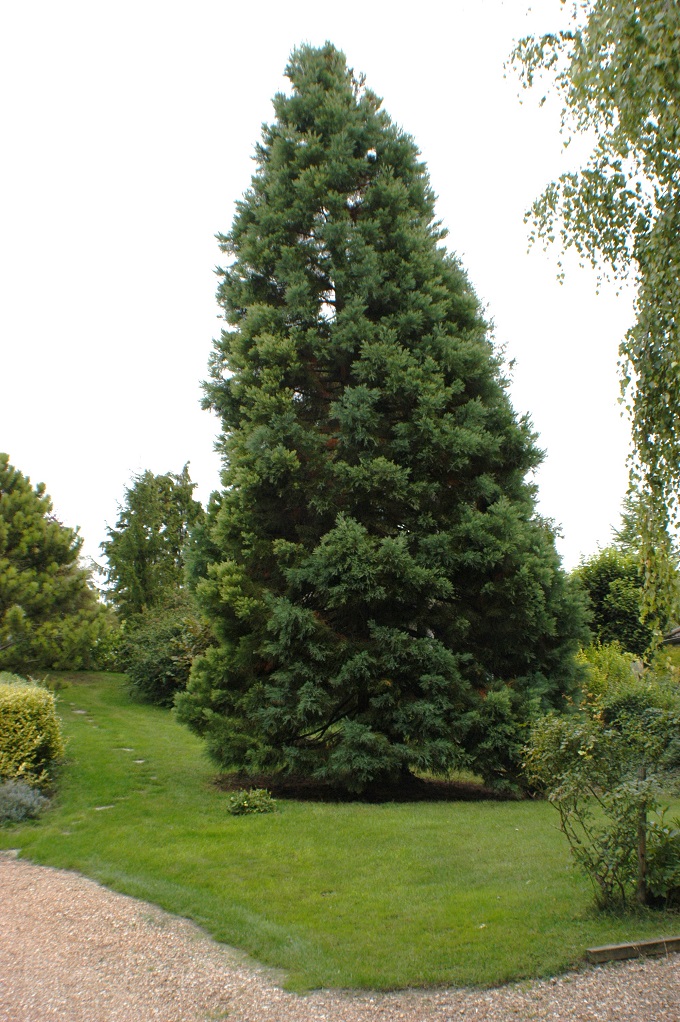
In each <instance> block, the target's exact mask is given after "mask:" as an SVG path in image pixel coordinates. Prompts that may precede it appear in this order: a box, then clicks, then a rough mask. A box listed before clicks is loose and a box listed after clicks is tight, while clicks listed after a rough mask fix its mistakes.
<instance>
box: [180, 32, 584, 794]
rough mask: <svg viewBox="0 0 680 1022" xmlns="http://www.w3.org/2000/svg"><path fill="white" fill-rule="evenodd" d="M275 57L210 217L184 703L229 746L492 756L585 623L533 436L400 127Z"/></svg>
mask: <svg viewBox="0 0 680 1022" xmlns="http://www.w3.org/2000/svg"><path fill="white" fill-rule="evenodd" d="M286 74H287V76H288V78H289V79H290V82H291V85H292V91H291V94H290V95H283V94H279V95H277V96H276V97H275V99H274V108H275V112H276V120H275V122H274V123H273V124H272V125H270V126H265V127H264V129H263V135H262V142H261V144H260V145H258V147H257V150H256V161H257V171H256V173H255V175H254V177H253V179H252V184H251V188H250V190H249V191H248V192H247V193H246V194H245V196H244V198H243V199H242V200H241V201H240V202H239V203H238V204H237V211H236V215H235V218H234V222H233V226H232V229H231V232H230V233H229V234H228V235H219V236H218V238H219V242H220V245H221V249H222V251H223V252H224V253H226V254H227V255H228V256H229V257H230V262H229V264H228V265H227V266H226V267H225V268H224V269H222V270H221V271H220V272H221V277H222V280H221V285H220V288H219V290H218V301H219V303H220V305H221V306H222V308H223V309H224V315H225V319H226V322H227V327H226V329H225V330H224V331H223V333H222V336H221V339H220V340H219V341H217V342H216V345H215V351H214V354H213V358H212V362H211V381H210V383H209V384H208V385H207V404H208V405H209V406H210V407H211V408H213V409H214V410H215V411H217V412H218V413H219V415H220V416H221V417H222V422H223V427H224V432H223V436H222V439H221V446H222V451H223V455H224V464H225V468H224V475H223V482H224V486H225V489H224V491H223V493H222V494H221V498H220V501H219V507H218V508H217V507H216V508H215V509H214V514H213V518H214V525H213V527H212V530H211V536H210V540H211V543H212V549H213V551H217V552H218V555H217V556H216V559H215V561H214V563H213V564H212V565H211V566H210V568H209V570H208V577H207V578H206V579H205V580H204V581H203V582H202V583H200V585H199V586H198V592H199V596H200V598H201V600H202V602H203V605H204V608H205V610H206V612H207V614H208V616H209V617H210V620H211V624H212V627H213V631H214V634H215V635H216V636H217V637H218V640H219V644H218V645H216V646H214V647H213V648H211V649H210V650H208V652H207V653H206V654H205V655H204V656H203V657H201V658H199V659H198V660H197V661H196V662H195V664H194V668H193V671H192V676H191V679H190V683H189V688H188V690H187V692H186V693H184V694H183V695H181V696H180V697H179V698H178V701H177V703H178V709H179V714H180V717H181V719H183V720H184V721H185V722H187V723H188V724H189V725H190V726H191V727H192V728H193V729H194V730H196V731H197V732H198V733H201V734H203V735H204V736H205V737H206V738H207V740H208V746H209V749H210V751H211V753H212V755H213V756H214V757H215V759H216V760H217V761H218V762H219V763H221V764H222V765H225V766H238V767H244V766H245V767H246V768H249V769H252V770H258V769H263V768H264V769H271V768H280V769H284V770H288V771H297V772H303V773H305V774H308V775H312V776H314V777H316V778H320V779H328V780H331V781H334V782H337V783H341V784H343V785H345V786H346V787H347V788H350V789H355V790H360V789H361V788H362V787H364V786H365V785H366V784H368V783H370V782H371V781H372V780H374V779H378V778H387V777H395V776H398V775H399V774H400V773H402V772H404V771H407V770H417V769H421V770H422V769H427V770H431V771H439V772H444V771H446V770H448V769H450V768H451V767H455V766H460V765H463V764H466V763H467V764H470V765H472V766H474V767H475V768H477V769H481V770H482V772H484V773H485V775H487V776H489V777H493V776H499V775H501V776H502V775H503V774H504V773H505V774H506V775H507V774H508V773H509V772H511V771H512V769H513V765H514V766H516V759H517V756H516V753H517V750H518V748H519V744H520V743H519V740H518V722H519V721H521V720H522V719H524V718H525V717H526V715H527V713H528V712H529V708H530V707H531V706H532V705H536V704H537V703H540V702H541V701H543V703H544V704H545V705H558V704H559V702H560V700H561V698H562V697H563V695H564V693H565V692H566V691H567V690H568V689H569V688H570V686H571V685H572V683H573V677H574V666H573V656H572V653H573V651H574V648H575V644H576V642H577V638H578V636H579V635H580V634H581V631H582V627H583V626H582V612H581V607H580V604H579V602H578V598H577V597H576V596H574V595H572V594H571V593H570V591H569V587H568V584H567V583H566V581H565V576H564V575H563V573H562V571H561V569H560V566H559V559H558V557H557V554H556V552H555V547H554V537H553V534H552V531H551V529H550V527H549V526H548V524H546V523H545V522H544V521H542V520H541V519H540V518H538V517H537V515H536V512H535V494H534V490H533V488H532V486H531V485H529V484H528V483H527V482H526V480H525V477H526V475H527V473H528V472H529V471H530V470H531V469H533V468H534V467H535V466H536V465H537V464H538V463H539V461H540V457H541V455H540V452H539V451H538V449H537V447H536V445H535V440H534V437H533V435H532V432H531V429H530V425H529V423H528V422H527V421H526V420H525V419H520V420H518V419H517V417H516V416H515V414H514V412H513V409H512V407H511V405H510V402H509V399H508V396H507V392H506V387H505V382H504V380H503V378H502V375H501V364H500V360H499V358H498V356H497V355H496V353H495V352H494V349H493V346H492V343H491V341H490V340H489V337H488V327H487V324H486V323H485V322H484V320H483V318H482V315H481V312H480V307H479V302H478V300H477V298H476V296H475V294H474V292H473V290H472V287H471V286H470V284H469V282H468V280H467V277H466V275H465V273H464V271H463V269H462V268H461V266H460V264H459V262H458V261H457V259H455V258H454V257H453V256H451V255H448V254H447V253H446V250H445V249H444V247H443V246H442V245H441V241H442V239H443V238H444V236H445V232H444V231H443V230H442V228H441V225H440V224H439V223H437V222H436V220H435V218H434V203H435V197H434V195H433V192H432V189H431V187H430V184H429V181H428V176H427V172H426V169H425V167H424V165H423V164H422V163H421V162H420V161H419V154H418V151H417V149H416V146H415V144H414V142H413V140H412V139H411V138H410V136H408V135H407V134H405V133H404V132H403V131H402V130H400V129H399V128H398V127H397V126H395V125H394V124H392V122H391V121H390V118H389V117H388V116H387V114H386V113H385V112H384V111H382V110H381V108H380V101H379V99H378V98H377V97H376V96H375V95H374V94H373V93H372V92H371V91H370V90H369V89H367V88H365V85H364V81H363V78H357V77H355V76H354V74H353V72H352V71H351V70H350V69H348V68H347V66H346V62H345V57H344V55H343V54H342V53H340V52H338V51H337V50H336V49H335V48H334V47H333V46H331V45H330V44H326V45H325V46H324V47H322V48H320V49H314V48H312V47H309V46H303V47H301V48H300V49H298V50H296V51H294V53H293V54H292V57H291V60H290V63H289V66H288V68H287V70H286Z"/></svg>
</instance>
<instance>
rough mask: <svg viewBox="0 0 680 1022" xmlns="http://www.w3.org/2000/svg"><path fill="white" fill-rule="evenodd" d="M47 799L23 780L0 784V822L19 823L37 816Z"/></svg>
mask: <svg viewBox="0 0 680 1022" xmlns="http://www.w3.org/2000/svg"><path fill="white" fill-rule="evenodd" d="M48 802H49V799H47V798H45V796H44V795H41V794H40V792H39V791H36V790H35V788H32V787H31V786H30V784H26V782H25V781H5V782H4V784H0V824H2V823H21V822H22V821H23V820H31V819H33V818H34V817H36V816H38V815H39V814H40V813H41V812H42V810H43V809H44V808H45V806H46V805H47V804H48Z"/></svg>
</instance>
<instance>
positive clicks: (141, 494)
mask: <svg viewBox="0 0 680 1022" xmlns="http://www.w3.org/2000/svg"><path fill="white" fill-rule="evenodd" d="M194 489H195V483H192V482H191V479H190V478H189V466H188V465H185V466H184V468H183V469H182V471H181V472H180V473H179V475H175V474H173V473H172V472H166V473H165V474H164V475H154V474H153V472H150V471H148V470H147V471H146V472H143V473H142V474H141V475H138V476H136V477H135V479H134V482H133V484H132V486H130V487H128V488H127V489H126V491H125V502H124V504H123V506H122V507H121V508H120V514H119V516H118V521H117V522H116V526H115V528H113V529H112V528H108V529H107V532H108V534H109V538H108V539H107V540H106V541H105V542H104V543H102V544H101V549H102V551H103V553H104V554H105V556H106V559H107V561H108V568H107V581H108V583H109V585H110V590H109V598H110V599H111V602H112V603H113V605H114V606H115V608H116V610H117V611H118V614H119V615H120V617H121V618H123V619H124V620H128V619H130V618H134V617H135V615H138V614H143V613H145V612H146V611H149V610H153V609H157V608H159V607H163V606H165V605H166V604H172V603H173V602H174V600H175V599H176V596H177V593H178V591H179V590H180V589H181V588H182V587H183V585H184V566H183V561H182V549H183V547H184V544H185V543H186V541H187V537H188V534H189V531H190V529H191V528H192V527H193V526H194V525H195V524H196V523H197V522H198V521H200V519H201V517H202V515H203V508H202V507H201V505H200V503H199V502H198V501H197V500H194V498H193V491H194Z"/></svg>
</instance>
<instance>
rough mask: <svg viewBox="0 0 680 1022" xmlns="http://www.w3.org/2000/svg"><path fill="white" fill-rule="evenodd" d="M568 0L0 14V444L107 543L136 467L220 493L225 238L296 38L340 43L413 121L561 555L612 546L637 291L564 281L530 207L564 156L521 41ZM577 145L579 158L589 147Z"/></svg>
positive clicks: (92, 542) (70, 516) (96, 8)
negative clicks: (529, 441) (219, 358)
mask: <svg viewBox="0 0 680 1022" xmlns="http://www.w3.org/2000/svg"><path fill="white" fill-rule="evenodd" d="M560 11H561V5H560V4H559V0H535V4H534V6H533V7H532V6H531V5H530V4H529V3H528V2H527V0H447V2H443V3H441V4H436V3H433V2H432V0H420V2H419V3H413V2H411V3H409V4H404V3H400V2H395V0H391V2H389V3H388V2H383V0H380V2H377V0H364V2H363V3H360V4H355V3H348V4H342V3H335V4H323V3H319V2H318V0H317V2H307V0H289V2H287V3H280V2H271V0H260V2H258V3H257V4H251V5H248V4H246V3H243V2H241V3H235V2H232V0H192V2H191V3H189V2H175V0H135V2H129V0H116V2H115V3H103V2H102V0H59V2H54V0H37V2H35V0H34V2H31V3H13V4H9V3H8V4H6V5H4V7H3V10H2V13H1V14H0V94H1V95H2V110H1V112H0V118H1V122H0V132H1V134H0V139H1V146H2V159H1V160H0V273H1V277H0V280H1V289H2V295H1V298H0V346H1V350H2V359H1V361H0V374H1V378H2V387H1V388H0V450H4V451H6V452H8V453H9V455H10V459H11V461H12V463H13V464H15V465H16V466H17V467H18V468H19V469H21V471H22V472H24V473H25V474H27V475H30V477H31V479H32V481H33V482H34V483H37V482H39V481H44V482H45V483H46V485H47V489H48V492H49V493H50V494H51V495H52V498H53V501H54V505H55V510H56V513H57V514H58V516H59V517H60V519H61V520H62V521H63V522H64V523H65V524H67V525H71V526H75V525H79V526H80V528H81V532H82V535H83V536H84V539H85V547H84V549H85V552H86V553H87V554H89V555H91V556H94V557H95V558H97V557H98V556H99V555H98V546H99V543H100V542H101V541H102V540H103V539H105V537H106V532H105V529H106V524H107V523H108V524H109V525H114V524H115V521H116V517H117V505H118V503H119V502H121V501H122V500H123V496H124V491H125V487H126V486H127V485H129V483H130V481H131V478H132V476H133V475H134V473H137V472H141V471H143V470H145V469H151V470H152V471H153V472H156V473H160V472H167V471H175V472H178V471H179V470H180V469H181V467H182V465H183V464H184V463H185V462H186V461H190V462H191V466H190V472H191V476H192V478H193V479H194V481H195V482H197V483H198V490H197V495H198V496H199V497H200V498H201V499H202V500H203V501H204V502H205V501H206V500H207V497H208V495H209V493H210V491H211V490H213V489H216V488H217V487H218V486H219V461H218V458H217V456H216V454H215V453H214V451H213V444H214V440H215V437H216V434H217V431H218V423H217V420H216V419H215V418H214V417H212V416H211V415H210V414H209V413H207V412H204V411H202V410H201V409H200V404H199V402H200V396H201V392H200V381H201V379H203V378H205V376H206V367H207V361H208V356H209V353H210V350H211V339H212V338H213V337H214V336H216V335H217V334H218V333H219V329H220V322H219V320H218V318H217V317H218V309H217V306H216V303H215V300H214V291H215V286H216V278H215V276H214V274H213V269H214V267H215V265H216V264H217V263H218V262H219V260H220V254H219V251H218V249H217V245H216V242H215V240H214V234H215V233H216V232H217V231H227V230H228V229H229V227H230V224H231V220H232V216H233V208H234V202H235V200H236V199H238V198H239V197H240V196H241V195H242V193H243V192H244V191H245V189H246V188H247V187H248V184H249V180H250V175H251V173H252V169H253V164H252V162H251V157H252V152H253V146H254V143H255V142H256V141H257V139H258V138H259V133H260V126H261V124H262V122H264V121H269V120H271V119H272V108H271V98H272V96H273V95H274V93H275V92H276V91H278V90H281V89H283V88H285V86H286V83H285V81H284V79H283V77H282V74H283V70H284V67H285V65H286V63H287V60H288V56H289V53H290V51H291V50H292V48H293V47H294V46H296V45H299V44H300V43H302V42H311V43H313V44H322V43H323V42H324V41H325V40H326V39H329V40H331V41H332V42H333V43H335V45H336V46H338V47H339V48H341V49H343V50H344V51H345V53H346V54H347V57H348V61H349V63H350V65H351V66H353V67H354V68H355V70H357V71H363V72H365V73H366V75H367V84H368V85H369V86H370V87H371V88H372V89H373V90H374V91H375V92H377V93H378V94H379V95H380V96H382V97H383V99H384V106H385V109H386V110H387V111H388V113H389V114H390V115H391V117H392V119H393V120H394V121H396V122H397V123H398V124H399V125H401V126H402V127H403V128H404V129H405V130H406V131H408V132H409V133H410V134H411V135H413V136H414V138H415V140H416V142H417V144H418V146H419V148H420V150H421V151H422V154H423V157H424V159H425V161H426V162H427V164H428V167H429V170H430V176H431V179H432V184H433V187H434V190H435V192H436V193H437V195H438V196H439V200H438V215H439V217H440V218H441V219H442V220H443V221H444V223H445V225H446V226H447V227H448V229H449V231H450V234H449V239H448V245H449V248H450V249H451V250H453V251H455V252H456V253H457V254H458V255H459V256H460V258H461V259H462V262H463V264H464V266H465V267H466V269H467V271H468V273H469V276H470V278H471V281H472V283H473V285H474V287H475V289H476V291H477V293H478V295H479V296H480V298H481V299H482V301H483V303H484V304H485V306H486V308H487V315H488V316H489V317H490V318H491V319H493V321H494V324H495V337H496V340H497V342H498V344H502V345H504V346H505V348H506V352H507V357H508V358H509V359H515V360H516V366H515V370H514V381H513V384H512V391H511V393H512V400H513V403H514V405H515V408H516V410H517V411H518V413H525V412H528V413H529V414H530V416H531V418H532V420H533V423H534V427H535V429H536V431H537V432H538V434H539V444H540V446H541V447H542V448H543V449H544V450H545V451H546V459H545V462H544V465H543V466H542V468H541V469H540V471H539V472H538V474H537V482H538V486H539V494H540V503H539V510H540V512H541V513H542V514H543V515H545V516H547V517H549V518H552V519H554V520H555V521H556V522H558V523H559V524H560V525H561V528H562V531H563V534H564V535H563V539H561V540H560V541H559V549H560V551H561V553H562V554H563V557H564V563H565V566H566V567H568V568H570V567H572V566H573V565H574V564H576V563H577V561H578V559H579V556H580V555H581V554H585V555H589V554H591V553H594V552H595V550H596V548H597V545H598V544H606V543H607V542H608V541H609V540H610V537H611V527H612V526H613V525H616V524H617V523H618V517H619V509H620V504H621V500H622V498H623V495H624V493H625V490H626V479H627V472H626V456H627V452H628V437H629V430H628V427H627V424H626V422H625V421H624V420H623V419H622V418H621V415H620V410H619V405H618V403H617V397H618V383H617V374H616V362H617V349H618V344H619V341H620V339H621V337H622V335H623V334H624V332H625V330H626V329H627V327H628V326H629V325H630V323H631V320H632V295H631V294H630V292H628V293H626V292H624V293H623V294H622V295H618V296H617V294H616V293H615V291H614V289H613V288H612V287H605V288H603V289H602V291H601V293H600V295H599V296H598V295H597V294H596V280H595V275H594V274H593V273H592V271H589V270H581V269H579V268H578V267H576V266H571V267H570V268H569V270H568V273H567V279H566V282H565V284H564V285H562V286H560V285H559V284H558V283H557V281H556V265H555V255H556V254H555V253H553V254H548V255H546V254H545V253H544V252H543V251H542V250H541V249H538V248H536V249H534V250H533V251H532V252H530V253H527V228H526V226H525V225H524V223H523V214H524V212H525V210H526V209H527V208H528V207H529V205H530V203H531V201H532V199H533V198H535V197H536V196H537V195H538V194H539V192H540V191H541V190H542V188H543V186H544V185H545V184H546V183H547V182H548V181H549V180H551V179H553V178H555V177H556V176H558V175H559V174H560V173H561V172H562V171H563V170H565V169H569V168H570V167H571V166H573V165H575V164H576V165H578V152H576V151H575V150H574V148H573V147H572V149H570V150H568V151H567V152H566V153H565V152H564V150H563V146H562V140H561V138H560V135H559V116H558V106H557V105H556V104H555V103H550V102H549V103H548V104H546V105H545V106H544V107H543V108H539V106H538V99H539V94H536V95H533V94H528V95H525V96H524V97H523V98H524V102H523V103H520V100H519V97H518V93H519V85H518V81H517V79H516V78H515V77H514V76H513V75H511V74H509V75H508V77H507V78H506V77H504V70H503V63H504V61H505V60H506V58H507V57H508V54H509V52H510V50H511V48H512V45H513V41H514V40H515V39H516V38H518V37H520V36H521V35H523V34H526V33H527V32H528V31H535V30H539V31H540V30H546V29H549V28H554V27H555V26H556V25H557V24H558V23H559V19H560V18H561V17H563V15H561V14H560ZM583 153H584V150H581V156H583Z"/></svg>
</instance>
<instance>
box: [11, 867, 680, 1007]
mask: <svg viewBox="0 0 680 1022" xmlns="http://www.w3.org/2000/svg"><path fill="white" fill-rule="evenodd" d="M280 979H281V977H280V976H277V975H276V974H275V973H273V972H271V971H267V970H265V969H262V968H260V967H258V966H257V965H256V964H254V963H253V962H252V961H250V960H248V959H246V957H245V956H243V955H242V954H240V953H239V952H237V951H233V950H232V949H230V948H227V947H224V946H223V945H220V944H217V943H215V942H214V941H212V940H210V939H209V938H208V937H206V935H205V934H204V933H203V932H202V931H201V930H199V929H198V928H197V927H196V926H194V925H193V924H192V923H190V922H188V921H187V920H184V919H178V918H177V917H175V916H170V915H168V914H166V913H164V912H162V911H161V910H160V909H158V908H156V907H155V906H153V905H148V904H146V903H145V902H141V901H136V900H134V899H133V898H128V897H125V896H124V895H121V894H114V893H113V892H111V891H108V890H106V889H105V888H103V887H100V886H99V885H98V884H96V883H94V882H93V881H91V880H87V879H85V878H84V877H81V876H79V875H77V874H75V873H67V872H64V871H62V870H55V869H48V868H45V867H42V866H34V865H32V864H31V863H29V862H26V861H23V860H21V859H17V858H13V857H12V855H11V854H9V853H0V1022H199V1020H200V1022H217V1020H219V1019H227V1020H228V1022H530V1020H531V1022H535V1020H550V1022H678V1020H680V955H671V956H669V957H667V958H660V959H648V960H646V961H644V960H643V961H632V962H623V963H617V964H614V965H608V966H600V967H597V968H592V969H587V970H584V971H583V972H579V973H572V974H569V975H566V976H562V977H560V978H558V979H554V980H550V981H547V982H537V983H525V984H514V985H512V986H507V987H502V988H499V989H497V990H486V991H479V990H456V989H442V990H435V991H405V992H400V993H394V994H374V995H371V994H367V993H361V994H356V995H354V994H347V993H337V992H332V993H328V992H323V991H322V992H317V993H314V994H310V995H308V996H305V997H299V996H296V995H294V994H289V993H286V992H285V991H283V990H282V989H281V986H280V985H279V983H280Z"/></svg>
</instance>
